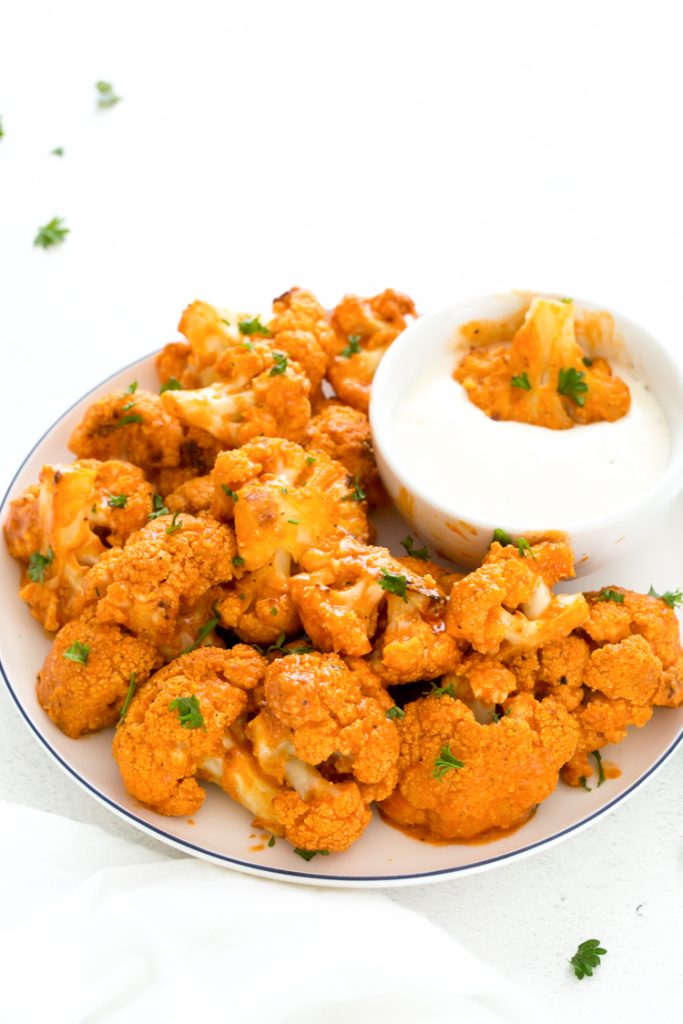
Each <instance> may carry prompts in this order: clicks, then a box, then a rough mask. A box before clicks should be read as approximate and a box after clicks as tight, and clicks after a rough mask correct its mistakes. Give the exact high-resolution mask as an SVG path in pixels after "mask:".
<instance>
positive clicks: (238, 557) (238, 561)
mask: <svg viewBox="0 0 683 1024" xmlns="http://www.w3.org/2000/svg"><path fill="white" fill-rule="evenodd" d="M232 564H233V565H234V566H235V568H236V569H239V568H241V567H242V566H243V565H244V559H243V558H242V556H241V555H235V556H234V557H233V560H232Z"/></svg>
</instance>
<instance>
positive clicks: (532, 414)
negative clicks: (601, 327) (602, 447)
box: [455, 298, 631, 430]
mask: <svg viewBox="0 0 683 1024" xmlns="http://www.w3.org/2000/svg"><path fill="white" fill-rule="evenodd" d="M505 326H507V322H506V325H505ZM489 337H490V336H489V335H488V334H487V335H485V336H482V338H481V340H479V339H478V344H477V347H475V348H473V349H472V350H471V351H470V352H469V353H468V354H467V355H466V356H465V357H464V359H463V360H462V362H461V363H460V365H459V366H458V367H457V369H456V371H455V379H456V380H457V381H459V382H460V383H461V384H462V385H463V387H464V388H465V391H466V392H467V395H468V397H469V399H470V401H472V402H473V403H474V404H475V405H476V406H477V407H478V408H480V409H482V410H483V411H484V412H485V413H486V415H487V416H490V417H491V419H494V420H517V421H518V422H520V423H532V424H534V425H535V426H539V427H549V428H550V429H552V430H566V429H568V428H570V427H573V426H574V425H575V424H577V423H595V422H599V421H603V420H607V421H609V422H612V421H614V420H618V419H621V417H622V416H625V415H626V413H627V412H628V410H629V408H630V404H631V395H630V392H629V389H628V386H627V385H626V384H625V383H624V381H622V380H621V379H620V378H619V377H614V376H612V371H611V369H610V366H609V363H608V362H607V361H606V360H605V359H599V358H594V359H591V358H590V357H589V356H587V355H586V353H585V352H584V350H583V349H582V348H581V347H580V345H579V344H578V343H577V339H576V335H575V327H574V310H573V304H572V303H571V302H570V301H557V300H556V299H546V298H535V299H533V301H532V302H531V305H530V306H529V309H528V311H527V314H526V317H525V319H524V322H523V324H522V325H521V327H520V328H519V330H518V331H517V333H516V334H515V336H514V338H513V339H512V343H511V344H510V345H505V344H503V345H501V344H498V345H494V346H492V347H489V348H484V347H482V341H484V340H488V339H489Z"/></svg>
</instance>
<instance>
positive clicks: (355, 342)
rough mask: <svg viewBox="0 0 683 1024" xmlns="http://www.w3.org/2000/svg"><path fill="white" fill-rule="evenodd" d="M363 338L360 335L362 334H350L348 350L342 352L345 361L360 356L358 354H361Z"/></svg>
mask: <svg viewBox="0 0 683 1024" xmlns="http://www.w3.org/2000/svg"><path fill="white" fill-rule="evenodd" d="M361 337H362V335H360V334H350V335H349V343H348V345H347V346H346V348H343V349H342V350H341V354H342V355H343V356H344V359H350V358H351V356H357V355H358V353H359V352H360V341H361Z"/></svg>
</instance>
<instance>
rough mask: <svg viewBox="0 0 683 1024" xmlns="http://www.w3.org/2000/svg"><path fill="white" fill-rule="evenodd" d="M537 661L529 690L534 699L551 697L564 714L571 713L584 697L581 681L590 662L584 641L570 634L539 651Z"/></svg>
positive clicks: (587, 647)
mask: <svg viewBox="0 0 683 1024" xmlns="http://www.w3.org/2000/svg"><path fill="white" fill-rule="evenodd" d="M538 659H539V665H538V671H537V672H536V674H535V682H534V686H533V689H534V693H535V695H536V696H537V697H539V698H541V699H543V698H545V697H554V698H555V699H556V700H558V701H560V703H562V704H564V706H565V707H566V708H567V710H568V711H573V710H574V709H575V708H576V707H578V706H579V704H580V703H581V701H582V700H583V696H584V690H583V680H584V675H585V673H586V668H587V666H588V661H589V659H590V648H589V646H588V644H587V643H586V641H585V640H583V639H581V637H579V636H576V635H575V634H574V633H572V634H571V635H570V636H566V637H564V638H563V639H562V640H554V641H553V642H552V643H549V644H546V645H545V646H544V647H541V649H540V650H539V651H538ZM510 667H511V668H512V665H510Z"/></svg>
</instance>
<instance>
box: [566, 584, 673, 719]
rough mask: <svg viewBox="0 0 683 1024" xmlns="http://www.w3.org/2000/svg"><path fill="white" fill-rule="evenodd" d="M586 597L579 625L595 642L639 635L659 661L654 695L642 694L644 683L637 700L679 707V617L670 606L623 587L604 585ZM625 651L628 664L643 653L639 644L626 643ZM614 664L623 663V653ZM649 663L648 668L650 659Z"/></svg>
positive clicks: (606, 641)
mask: <svg viewBox="0 0 683 1024" xmlns="http://www.w3.org/2000/svg"><path fill="white" fill-rule="evenodd" d="M586 599H587V601H588V606H589V615H588V618H587V619H586V621H585V622H584V623H583V624H582V626H581V628H582V631H583V632H585V633H586V634H587V635H588V637H589V638H590V639H591V640H592V641H593V643H594V644H595V645H597V646H603V645H605V644H621V642H622V641H624V640H626V639H627V638H629V637H631V636H641V637H642V638H643V639H644V640H646V641H647V643H648V644H649V646H650V648H651V650H652V653H653V654H654V655H655V656H656V657H657V658H658V659H659V661H660V662H661V666H662V671H661V675H660V678H659V683H658V685H657V687H656V689H655V692H654V695H653V696H652V697H651V698H645V697H644V694H645V692H646V690H647V687H648V685H649V684H648V683H644V686H645V689H644V690H642V691H641V696H642V697H643V699H642V700H640V701H639V702H640V703H653V704H655V705H661V706H664V707H678V706H679V705H680V704H681V702H683V652H682V651H681V641H680V627H679V623H678V618H677V617H676V613H675V612H674V610H673V608H671V607H670V606H669V605H668V604H667V603H666V602H665V601H663V600H662V599H660V598H659V597H657V596H656V595H654V594H637V593H635V592H634V591H632V590H625V589H624V588H623V587H606V588H605V589H603V590H601V591H598V592H595V593H588V594H586ZM625 651H627V652H630V653H629V658H628V661H629V662H630V664H631V665H633V664H634V659H635V660H638V657H640V658H643V657H644V656H645V655H644V649H643V648H642V645H640V646H639V647H637V648H634V647H633V646H631V645H628V646H627V648H626V649H625ZM637 652H640V654H639V655H637ZM595 653H597V652H595ZM617 663H621V664H623V665H624V666H625V665H626V661H625V660H624V659H623V655H622V657H620V658H619V659H618V662H615V664H617ZM649 665H650V670H651V669H652V662H651V661H650V662H649ZM625 671H627V670H626V669H625ZM633 673H635V674H636V675H637V674H638V669H637V668H634V669H633V671H632V672H631V674H632V675H633ZM613 685H618V684H614V683H613ZM603 692H606V691H603ZM615 695H616V694H615ZM624 695H625V694H624Z"/></svg>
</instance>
